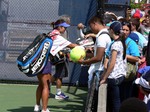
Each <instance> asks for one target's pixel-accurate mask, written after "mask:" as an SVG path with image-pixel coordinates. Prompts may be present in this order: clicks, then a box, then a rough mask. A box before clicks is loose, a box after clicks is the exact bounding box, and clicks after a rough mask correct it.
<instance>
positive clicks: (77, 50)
mask: <svg viewBox="0 0 150 112" xmlns="http://www.w3.org/2000/svg"><path fill="white" fill-rule="evenodd" d="M85 56H86V52H85V49H84V47H82V46H76V47H74V48H73V49H72V50H71V52H70V59H71V60H72V61H73V62H78V60H80V59H81V58H85Z"/></svg>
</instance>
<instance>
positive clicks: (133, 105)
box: [119, 97, 148, 112]
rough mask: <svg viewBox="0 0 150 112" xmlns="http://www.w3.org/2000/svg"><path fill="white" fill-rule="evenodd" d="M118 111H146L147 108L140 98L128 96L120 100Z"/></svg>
mask: <svg viewBox="0 0 150 112" xmlns="http://www.w3.org/2000/svg"><path fill="white" fill-rule="evenodd" d="M119 112H148V108H147V106H146V104H145V103H144V102H143V101H141V100H140V99H138V98H134V97H130V98H128V99H126V100H124V101H123V102H122V104H121V106H120V109H119Z"/></svg>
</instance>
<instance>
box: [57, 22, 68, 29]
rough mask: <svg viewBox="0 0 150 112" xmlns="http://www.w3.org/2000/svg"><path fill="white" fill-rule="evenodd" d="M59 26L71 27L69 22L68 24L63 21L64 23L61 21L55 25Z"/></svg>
mask: <svg viewBox="0 0 150 112" xmlns="http://www.w3.org/2000/svg"><path fill="white" fill-rule="evenodd" d="M58 26H63V27H66V28H67V27H69V26H70V25H69V24H67V23H66V22H63V23H60V24H58V25H56V26H55V27H58Z"/></svg>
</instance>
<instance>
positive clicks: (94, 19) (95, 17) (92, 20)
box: [88, 16, 104, 25]
mask: <svg viewBox="0 0 150 112" xmlns="http://www.w3.org/2000/svg"><path fill="white" fill-rule="evenodd" d="M94 22H97V23H99V24H101V25H104V22H103V21H102V19H100V17H98V16H93V17H92V18H91V19H90V20H89V22H88V24H90V23H94Z"/></svg>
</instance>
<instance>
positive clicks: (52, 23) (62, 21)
mask: <svg viewBox="0 0 150 112" xmlns="http://www.w3.org/2000/svg"><path fill="white" fill-rule="evenodd" d="M64 22H65V21H64V20H63V19H58V20H57V21H56V22H51V23H50V25H51V26H52V27H53V29H56V28H58V26H57V25H59V24H61V23H64ZM55 26H57V27H55Z"/></svg>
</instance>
